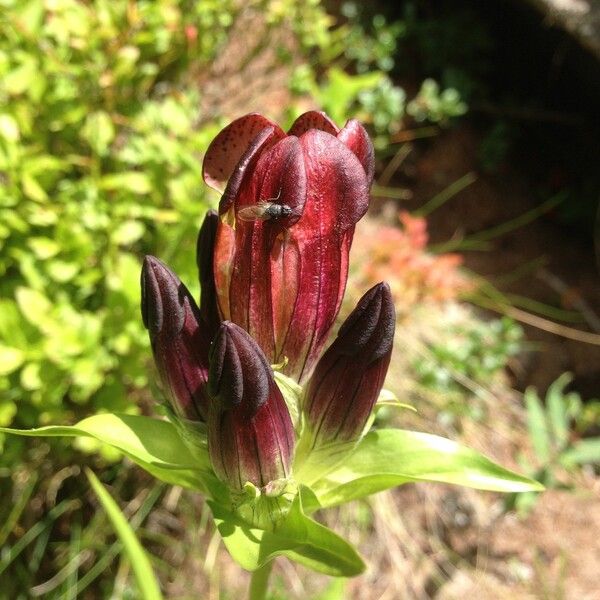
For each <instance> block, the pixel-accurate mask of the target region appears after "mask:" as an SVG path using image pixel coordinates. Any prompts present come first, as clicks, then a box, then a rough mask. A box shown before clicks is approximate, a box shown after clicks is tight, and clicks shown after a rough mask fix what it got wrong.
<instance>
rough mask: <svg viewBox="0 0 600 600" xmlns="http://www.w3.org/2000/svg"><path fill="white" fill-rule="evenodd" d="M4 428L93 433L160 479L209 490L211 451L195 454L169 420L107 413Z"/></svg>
mask: <svg viewBox="0 0 600 600" xmlns="http://www.w3.org/2000/svg"><path fill="white" fill-rule="evenodd" d="M0 431H2V432H5V433H12V434H14V435H23V436H33V437H43V436H48V437H60V436H67V437H73V436H89V437H92V438H95V439H97V440H99V441H100V442H103V443H105V444H108V445H109V446H112V447H114V448H116V449H118V450H120V451H121V452H123V454H125V455H127V456H128V457H129V458H130V459H131V460H133V462H135V463H136V464H138V465H140V466H141V467H142V468H144V469H145V470H146V471H148V472H149V473H151V474H152V475H154V476H155V477H157V478H158V479H161V480H163V481H166V482H168V483H172V484H175V485H183V486H185V487H192V488H196V489H200V490H203V491H206V482H205V479H204V476H203V473H202V471H203V470H207V469H208V468H209V467H208V465H209V464H210V462H209V458H208V452H206V455H205V456H201V455H200V454H199V452H200V451H199V449H196V450H195V454H192V452H191V451H190V449H189V448H188V447H187V446H186V445H185V443H184V442H183V441H182V439H181V437H180V435H179V433H178V432H177V429H176V428H175V426H174V425H172V424H171V423H170V422H168V421H163V420H160V419H152V418H150V417H142V416H135V415H120V414H108V413H107V414H99V415H95V416H92V417H88V418H87V419H83V421H80V422H79V423H77V424H76V425H73V426H68V425H50V426H47V427H40V428H38V429H26V430H22V429H9V428H0Z"/></svg>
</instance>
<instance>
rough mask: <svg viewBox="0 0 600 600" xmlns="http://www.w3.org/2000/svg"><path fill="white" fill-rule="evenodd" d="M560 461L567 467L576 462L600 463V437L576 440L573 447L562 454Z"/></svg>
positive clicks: (582, 463) (581, 463)
mask: <svg viewBox="0 0 600 600" xmlns="http://www.w3.org/2000/svg"><path fill="white" fill-rule="evenodd" d="M560 462H561V463H562V464H563V465H565V466H567V467H571V466H573V465H574V464H578V465H584V464H588V463H595V464H600V437H594V438H587V439H584V440H579V441H578V442H575V443H574V444H573V446H572V447H571V448H569V449H568V450H566V451H565V452H563V453H562V454H561V456H560Z"/></svg>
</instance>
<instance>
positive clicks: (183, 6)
mask: <svg viewBox="0 0 600 600" xmlns="http://www.w3.org/2000/svg"><path fill="white" fill-rule="evenodd" d="M1 4H2V11H3V16H2V19H1V20H0V105H1V107H2V108H1V109H0V178H1V180H2V186H0V247H1V253H0V296H1V298H2V300H0V304H1V306H0V365H1V366H0V424H4V425H6V424H9V423H10V422H11V421H12V420H13V418H14V417H15V414H16V405H17V403H18V404H19V411H18V415H17V419H18V423H20V424H21V425H26V426H33V425H35V424H38V423H48V422H52V421H56V420H70V419H72V416H69V415H68V414H65V411H70V412H74V413H77V412H79V409H78V406H79V405H82V404H89V403H91V405H92V407H91V409H90V408H86V409H85V411H86V412H89V411H90V410H92V411H93V410H98V409H104V410H130V409H131V404H130V401H129V400H128V399H127V392H128V391H129V390H131V389H135V388H141V387H144V386H145V385H146V384H147V378H146V365H145V363H146V357H147V355H148V348H147V345H148V344H147V339H146V338H147V336H146V335H145V332H144V331H143V328H142V326H141V323H140V319H139V309H138V306H139V289H138V288H139V283H138V282H139V268H140V267H139V265H140V258H139V257H140V255H141V254H143V253H146V252H160V253H161V254H162V255H163V256H166V257H167V260H170V261H171V262H173V263H175V265H174V266H175V267H176V268H177V269H182V272H183V275H184V276H188V277H190V279H188V282H190V281H192V282H193V279H192V273H193V269H192V265H191V264H189V259H185V260H186V262H185V263H183V264H182V263H181V260H179V256H180V255H184V254H185V255H188V253H187V252H186V253H183V252H182V253H179V249H180V247H181V244H182V243H185V244H186V245H187V246H192V245H193V243H194V238H195V233H196V231H195V230H196V224H197V223H198V221H199V219H200V218H201V215H202V212H203V210H202V209H203V205H204V206H206V205H207V200H206V198H205V197H204V192H203V191H202V188H201V186H200V184H199V182H200V166H199V160H198V154H199V152H200V151H201V150H203V149H204V148H205V147H206V145H207V144H208V141H209V140H210V138H211V136H212V133H213V131H211V130H207V129H205V130H200V131H198V130H197V129H195V128H194V121H195V119H196V118H197V110H198V108H197V107H198V104H199V98H198V95H197V94H196V93H195V92H193V91H188V92H185V93H182V92H180V91H178V89H177V88H176V85H177V82H178V80H179V75H180V74H181V73H182V72H183V71H184V70H185V69H189V68H200V67H202V65H206V64H208V62H209V61H210V60H211V59H212V58H213V57H214V56H215V54H216V52H217V51H218V49H219V46H220V44H221V42H222V41H223V40H224V39H225V35H226V27H227V25H228V24H229V23H230V22H231V18H232V8H231V7H232V3H230V2H212V1H211V2H192V1H189V2H174V1H171V0H161V1H159V2H149V1H148V2H138V3H135V4H131V3H129V2H127V1H125V0H116V1H114V2H106V1H103V0H96V1H94V2H91V3H81V2H77V1H75V0H60V1H59V2H53V3H51V4H48V3H46V2H43V1H42V0H30V1H27V2H24V1H17V2H7V1H4V2H2V3H1ZM198 27H200V28H201V29H200V31H199V30H198ZM177 263H179V264H177Z"/></svg>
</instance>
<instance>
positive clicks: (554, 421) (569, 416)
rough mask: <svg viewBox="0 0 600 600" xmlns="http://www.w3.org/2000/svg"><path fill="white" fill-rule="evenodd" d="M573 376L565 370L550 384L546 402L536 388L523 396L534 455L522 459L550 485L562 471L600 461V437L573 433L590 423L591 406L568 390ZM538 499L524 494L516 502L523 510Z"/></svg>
mask: <svg viewBox="0 0 600 600" xmlns="http://www.w3.org/2000/svg"><path fill="white" fill-rule="evenodd" d="M571 379H572V377H571V374H570V373H563V374H562V375H561V376H560V377H559V378H558V379H557V380H556V381H554V382H553V383H552V384H551V385H550V387H549V388H548V392H547V394H546V398H545V400H544V401H543V400H542V399H541V398H540V396H539V394H538V393H537V391H536V390H535V389H533V388H528V389H527V390H526V391H525V395H524V401H525V408H526V410H527V431H528V433H529V440H530V442H531V446H532V449H533V451H534V457H533V461H532V460H528V459H526V458H524V457H522V459H521V462H522V464H523V466H524V468H525V469H526V471H527V472H528V473H529V474H530V475H531V476H532V477H535V478H536V479H537V480H538V481H541V482H542V483H543V484H544V485H545V486H547V487H556V486H558V485H559V482H560V478H559V473H560V472H561V471H564V470H567V471H575V470H577V468H578V467H580V466H581V465H585V464H596V465H598V464H600V437H589V438H583V439H578V438H577V436H576V434H574V433H573V430H575V431H577V430H581V425H582V423H587V415H588V409H587V407H586V405H584V403H583V402H582V400H581V397H580V396H579V394H578V393H577V392H565V388H566V387H567V385H568V384H569V383H570V381H571ZM599 405H600V401H599V400H591V401H589V402H588V403H587V406H591V407H592V408H594V407H595V408H596V410H597V407H598V406H599ZM561 483H562V485H565V484H564V483H563V482H561ZM535 498H536V495H535V494H524V495H523V496H522V497H517V498H515V499H514V503H515V505H516V507H517V508H518V509H519V510H520V511H521V512H527V510H529V509H530V508H531V507H532V506H533V504H534V503H535Z"/></svg>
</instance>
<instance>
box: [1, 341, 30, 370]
mask: <svg viewBox="0 0 600 600" xmlns="http://www.w3.org/2000/svg"><path fill="white" fill-rule="evenodd" d="M24 360H25V354H24V353H23V351H22V350H19V349H18V348H11V347H10V346H5V345H4V344H0V375H8V374H9V373H12V372H13V371H16V370H17V369H18V368H19V367H20V366H21V365H22V364H23V361H24Z"/></svg>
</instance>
